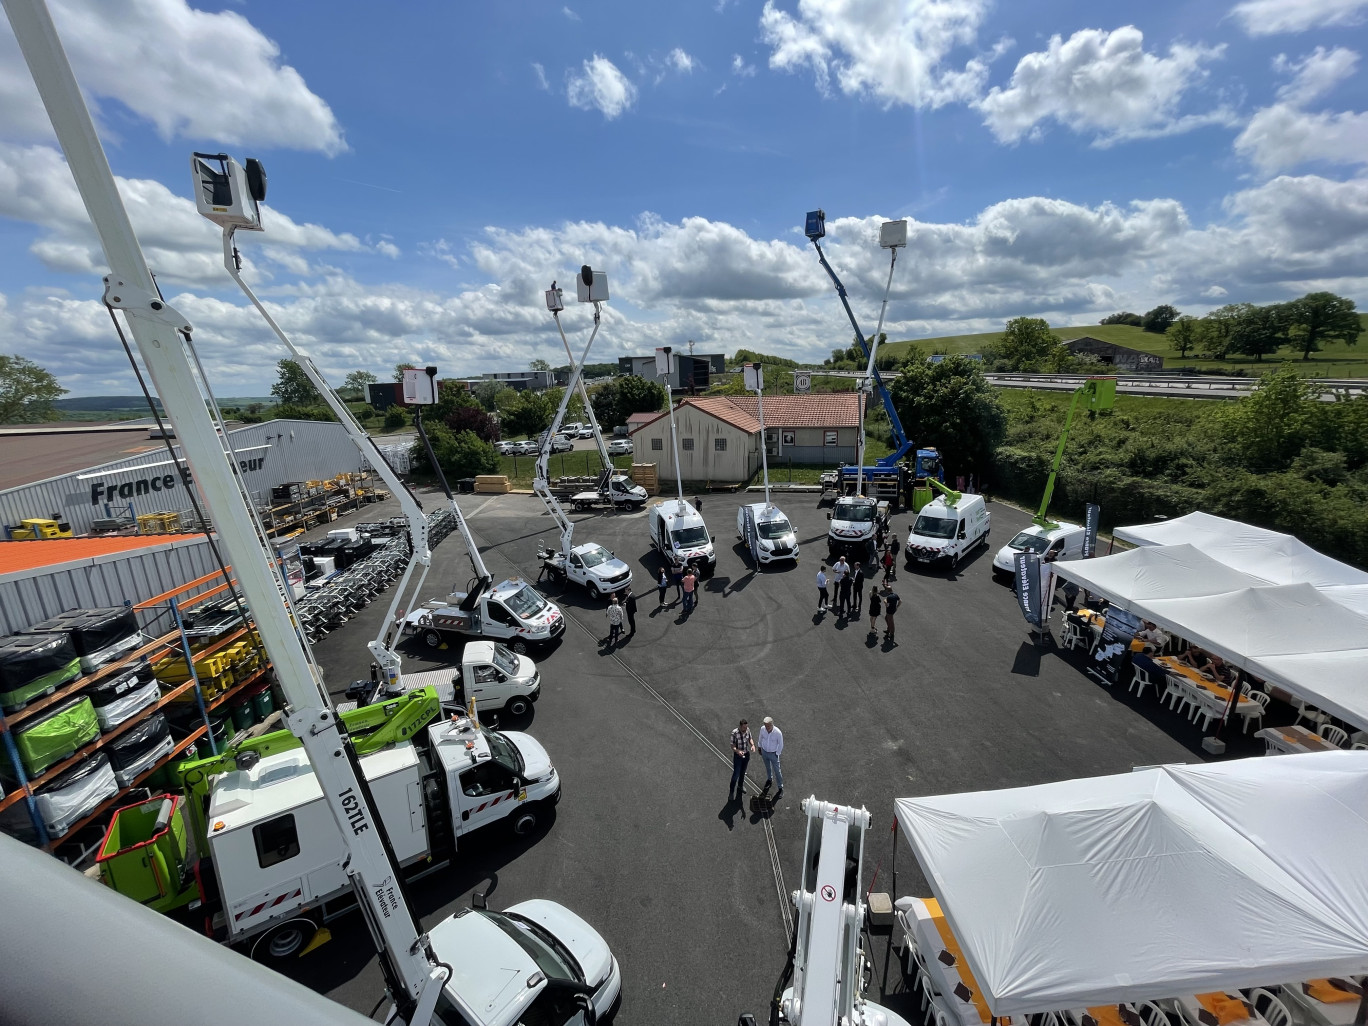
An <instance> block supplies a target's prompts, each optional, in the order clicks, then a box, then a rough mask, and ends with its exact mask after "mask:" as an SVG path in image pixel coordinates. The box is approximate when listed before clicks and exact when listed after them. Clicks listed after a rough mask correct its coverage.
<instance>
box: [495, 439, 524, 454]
mask: <svg viewBox="0 0 1368 1026" xmlns="http://www.w3.org/2000/svg"><path fill="white" fill-rule="evenodd" d="M494 444H495V446H496V447H497V448H498V450H499V455H500V456H512V455H513V454H514V453H516V452H519V451H521V450H520V446H521V445H522V443H521V442H495V443H494Z"/></svg>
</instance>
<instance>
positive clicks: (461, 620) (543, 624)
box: [400, 577, 565, 655]
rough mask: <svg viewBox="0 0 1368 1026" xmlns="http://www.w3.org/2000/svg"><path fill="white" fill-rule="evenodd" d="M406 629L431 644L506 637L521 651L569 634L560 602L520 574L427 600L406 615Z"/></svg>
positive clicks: (432, 645)
mask: <svg viewBox="0 0 1368 1026" xmlns="http://www.w3.org/2000/svg"><path fill="white" fill-rule="evenodd" d="M400 630H401V633H403V634H405V635H417V636H418V637H420V638H422V640H423V644H425V645H427V646H428V647H429V648H440V647H441V646H442V645H445V644H448V643H449V642H453V641H466V640H470V639H479V638H486V639H490V640H493V641H502V642H504V643H505V644H507V645H508V647H509V648H511V649H512V650H513V651H514V652H516V653H518V655H525V654H526V653H527V651H528V650H529V649H530V648H531V646H533V645H548V644H550V643H551V642H553V641H555V640H556V639H557V638H559V637H560V636H561V635H562V634H564V633H565V616H564V615H563V614H562V613H561V611H560V607H558V606H557V605H556V604H555V603H554V602H551V601H549V600H547V599H545V598H543V597H542V596H541V594H540V593H539V592H538V591H537V589H536V588H534V587H532V585H530V584H528V583H527V582H526V581H524V580H522V579H521V578H518V577H510V578H509V579H508V580H506V581H501V582H500V583H498V584H495V585H493V586H491V587H490V588H489V589H487V590H485V591H481V592H478V593H472V592H466V591H457V592H453V593H452V594H451V595H449V596H447V597H446V598H445V599H428V600H427V601H426V602H424V603H423V604H422V605H420V606H419V607H418V608H416V609H414V610H413V611H412V612H410V613H409V614H408V615H407V616H405V617H403V619H402V626H401V628H400Z"/></svg>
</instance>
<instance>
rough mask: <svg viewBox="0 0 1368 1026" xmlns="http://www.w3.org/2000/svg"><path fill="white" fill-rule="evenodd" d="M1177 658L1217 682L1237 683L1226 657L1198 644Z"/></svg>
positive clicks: (1180, 653) (1185, 650)
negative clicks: (1201, 647)
mask: <svg viewBox="0 0 1368 1026" xmlns="http://www.w3.org/2000/svg"><path fill="white" fill-rule="evenodd" d="M1137 637H1138V635H1137ZM1176 658H1177V660H1178V661H1179V662H1180V663H1182V664H1183V665H1184V666H1191V667H1192V668H1193V669H1194V670H1196V671H1197V672H1198V673H1200V674H1201V675H1202V676H1203V677H1206V678H1207V679H1208V680H1212V681H1215V682H1216V683H1217V684H1224V685H1226V686H1227V687H1229V686H1230V685H1231V684H1234V683H1235V671H1234V670H1232V669H1231V668H1230V667H1229V666H1228V665H1226V661H1225V660H1224V659H1222V658H1221V657H1220V656H1218V655H1214V654H1212V653H1210V652H1207V651H1205V650H1203V649H1200V648H1198V647H1197V646H1196V645H1189V646H1188V647H1187V648H1185V649H1183V651H1181V652H1179V653H1178V655H1177V656H1176Z"/></svg>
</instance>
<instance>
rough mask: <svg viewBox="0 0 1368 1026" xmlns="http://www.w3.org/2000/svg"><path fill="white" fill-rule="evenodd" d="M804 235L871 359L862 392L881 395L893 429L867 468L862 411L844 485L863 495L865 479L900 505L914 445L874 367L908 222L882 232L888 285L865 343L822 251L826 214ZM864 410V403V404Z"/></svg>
mask: <svg viewBox="0 0 1368 1026" xmlns="http://www.w3.org/2000/svg"><path fill="white" fill-rule="evenodd" d="M803 233H804V234H805V235H806V236H807V237H808V238H809V239H811V240H812V245H813V248H815V249H816V250H817V259H819V260H820V261H821V262H822V267H823V269H824V270H825V271H826V273H827V276H828V277H830V278H831V281H832V283H833V284H834V285H835V286H836V295H838V296H840V298H841V305H842V306H843V307H845V312H846V316H847V317H849V318H850V326H851V327H852V328H854V329H855V342H856V344H857V345H858V346H859V347H860V350H861V352H863V353H864V354H865V356H866V357H867V358H868V364H867V366H866V368H865V376H864V378H863V379H861V382H860V392H861V394H862V395H867V394H868V392H869V390H870V388H871V386H872V387H873V388H874V389H876V390H877V391H878V393H879V399H880V401H881V402H882V403H883V407H884V410H885V412H886V413H887V414H888V421H889V423H890V424H891V425H892V428H893V445H894V449H893V451H892V452H891V453H889V454H888V455H887V456H881V457H879V458H878V459H877V460H876V461H875V463H874V465H873V466H871V467H866V466H864V419H863V408H862V409H861V421H860V435H859V440H858V448H859V452H858V456H857V459H856V463H857V466H855V467H853V468H852V467H843V468H841V483H842V485H845V484H847V483H853V484H854V485H855V493H856V494H857V495H859V494H862V493H863V492H864V479H865V478H866V477H868V478H869V484H870V488H871V490H872V491H873V493H874V497H875V498H881V499H888V500H889V501H890V502H893V503H897V502H898V501H899V499H900V498H901V494H902V490H903V488H902V485H903V477H904V471H903V468H902V467H901V465H900V464H901V463H902V460H903V457H905V456H906V455H907V454H908V452H910V451H911V449H912V442H911V440H910V439H908V437H907V432H905V431H904V430H903V426H902V420H901V419H900V418H899V417H898V410H897V408H896V407H895V406H894V405H893V399H892V397H891V396H890V395H889V394H888V388H887V387H886V386H885V385H884V382H883V375H881V374H880V373H879V368H878V367H877V366H875V363H874V360H875V356H876V354H877V353H878V351H879V335H880V333H881V332H882V331H883V322H884V314H885V313H886V312H887V311H888V294H889V292H890V290H891V289H892V288H893V269H894V267H896V266H897V263H898V250H899V249H901V248H903V247H904V246H906V245H907V222H906V221H905V220H903V221H885V222H884V223H883V226H882V227H881V228H880V229H879V245H880V246H881V247H882V248H883V249H886V250H888V251H889V262H888V283H887V284H886V285H885V286H884V298H883V305H882V306H881V307H880V308H879V326H878V328H877V330H875V332H874V336H873V339H872V341H869V342H866V341H865V336H864V332H862V331H861V330H860V324H859V322H858V321H856V320H855V311H854V310H852V309H851V308H850V299H849V298H848V297H847V295H846V288H845V286H844V285H843V284H841V279H840V278H838V277H836V272H835V271H834V270H832V267H831V264H829V263H827V258H826V254H825V253H823V252H822V244H821V242H820V241H819V240H820V239H822V238H824V237H825V236H826V211H824V210H810V211H808V215H807V223H806V225H805V227H804V229H803ZM861 405H862V407H863V402H862V404H861Z"/></svg>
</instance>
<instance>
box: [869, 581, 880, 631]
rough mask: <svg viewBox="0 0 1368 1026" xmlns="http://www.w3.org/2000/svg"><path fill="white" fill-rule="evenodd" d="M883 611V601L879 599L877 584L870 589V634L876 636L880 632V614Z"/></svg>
mask: <svg viewBox="0 0 1368 1026" xmlns="http://www.w3.org/2000/svg"><path fill="white" fill-rule="evenodd" d="M882 612H883V602H882V601H881V600H880V599H879V589H878V587H877V586H875V587H873V588H870V589H869V634H870V637H876V636H877V635H878V633H879V614H881V613H882Z"/></svg>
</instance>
